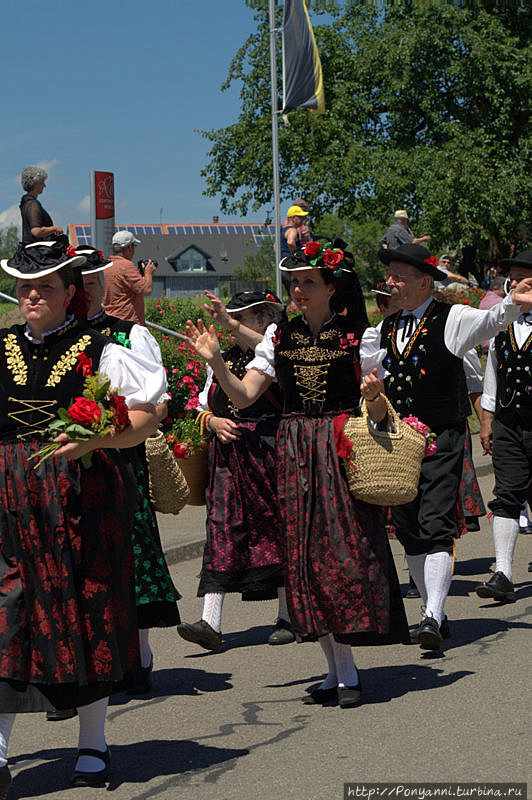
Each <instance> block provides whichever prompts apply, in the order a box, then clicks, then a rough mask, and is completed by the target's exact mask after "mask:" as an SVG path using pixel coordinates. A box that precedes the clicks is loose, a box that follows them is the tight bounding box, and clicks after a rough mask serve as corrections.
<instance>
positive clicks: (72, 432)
mask: <svg viewBox="0 0 532 800" xmlns="http://www.w3.org/2000/svg"><path fill="white" fill-rule="evenodd" d="M65 433H66V434H67V435H68V437H69V439H73V440H74V441H76V442H86V441H87V439H90V438H91V437H92V436H94V433H93V431H91V430H89V429H88V428H84V427H83V425H78V423H77V422H73V423H72V425H69V426H68V427H67V428H66V429H65Z"/></svg>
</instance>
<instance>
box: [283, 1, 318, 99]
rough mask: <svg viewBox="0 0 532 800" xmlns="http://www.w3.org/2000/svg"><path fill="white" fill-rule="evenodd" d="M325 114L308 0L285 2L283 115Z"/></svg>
mask: <svg viewBox="0 0 532 800" xmlns="http://www.w3.org/2000/svg"><path fill="white" fill-rule="evenodd" d="M288 108H308V109H310V110H311V111H317V112H318V113H323V112H324V111H325V96H324V94H323V76H322V72H321V62H320V54H319V53H318V48H317V46H316V40H315V39H314V31H313V30H312V25H311V24H310V17H309V15H308V11H307V6H306V3H305V0H285V4H284V17H283V111H286V109H288Z"/></svg>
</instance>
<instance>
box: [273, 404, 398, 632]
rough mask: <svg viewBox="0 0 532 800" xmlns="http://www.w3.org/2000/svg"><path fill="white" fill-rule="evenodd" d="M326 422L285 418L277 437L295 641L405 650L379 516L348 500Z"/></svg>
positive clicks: (374, 508)
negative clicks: (327, 638) (329, 640)
mask: <svg viewBox="0 0 532 800" xmlns="http://www.w3.org/2000/svg"><path fill="white" fill-rule="evenodd" d="M333 419H334V417H333V416H329V417H323V418H308V417H303V416H296V415H293V416H287V417H284V418H283V419H282V420H281V424H280V426H279V432H278V436H277V469H278V497H279V505H280V509H281V516H282V519H283V526H284V530H285V535H286V549H287V555H286V562H287V563H286V578H285V586H286V592H287V599H288V609H289V612H290V620H291V622H292V625H293V627H294V630H295V631H296V632H297V634H298V635H299V637H300V638H301V639H303V640H312V639H316V638H317V637H319V636H324V635H325V634H328V633H332V634H334V637H335V639H337V640H338V641H340V642H343V643H346V644H352V645H369V644H371V645H374V644H392V643H397V642H403V643H405V644H406V643H408V642H409V638H408V625H407V621H406V616H405V611H404V607H403V601H402V598H401V592H400V587H399V581H398V578H397V572H396V569H395V564H394V562H393V556H392V553H391V550H390V546H389V543H388V539H387V536H386V531H385V518H384V509H383V508H382V507H380V506H372V505H368V504H367V503H362V502H360V501H357V500H355V499H354V498H353V497H352V496H351V495H350V493H349V491H348V488H347V481H346V477H345V473H344V471H343V467H342V465H341V463H340V460H339V458H338V456H337V453H336V447H335V441H334V428H333Z"/></svg>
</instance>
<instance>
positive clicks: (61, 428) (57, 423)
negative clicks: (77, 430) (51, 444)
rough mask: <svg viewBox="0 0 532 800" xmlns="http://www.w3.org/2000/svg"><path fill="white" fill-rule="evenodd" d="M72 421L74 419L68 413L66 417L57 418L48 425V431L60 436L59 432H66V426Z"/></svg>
mask: <svg viewBox="0 0 532 800" xmlns="http://www.w3.org/2000/svg"><path fill="white" fill-rule="evenodd" d="M71 422H72V420H71V419H70V417H69V416H68V415H67V418H66V419H64V418H61V419H56V420H54V421H53V422H50V424H49V425H48V433H51V434H53V436H58V434H60V433H64V432H65V428H66V427H67V426H68V425H70V423H71Z"/></svg>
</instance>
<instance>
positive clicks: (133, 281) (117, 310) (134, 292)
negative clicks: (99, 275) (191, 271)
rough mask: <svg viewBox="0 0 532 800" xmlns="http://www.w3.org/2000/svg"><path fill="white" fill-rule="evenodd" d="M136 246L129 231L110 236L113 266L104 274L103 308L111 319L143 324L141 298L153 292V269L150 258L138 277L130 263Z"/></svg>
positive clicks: (137, 240) (133, 265)
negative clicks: (142, 272) (111, 237)
mask: <svg viewBox="0 0 532 800" xmlns="http://www.w3.org/2000/svg"><path fill="white" fill-rule="evenodd" d="M137 244H140V241H139V239H135V237H134V236H133V234H132V233H131V232H130V231H117V233H115V235H114V236H113V240H112V245H113V255H112V256H110V260H111V261H112V262H113V265H112V266H111V267H109V268H108V269H107V270H106V271H105V276H104V280H105V288H104V295H103V307H104V309H105V312H106V314H109V316H111V317H118V318H119V319H125V320H129V321H131V322H136V323H137V325H144V324H145V317H144V298H145V297H149V295H150V294H151V293H152V291H153V273H154V272H155V270H156V269H157V267H156V265H155V264H154V263H153V261H152V260H151V258H150V259H149V261H148V262H147V264H146V266H145V268H144V275H141V274H140V272H139V270H138V268H137V267H136V266H135V264H134V263H133V260H132V259H133V255H134V253H135V247H136V245H137Z"/></svg>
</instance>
